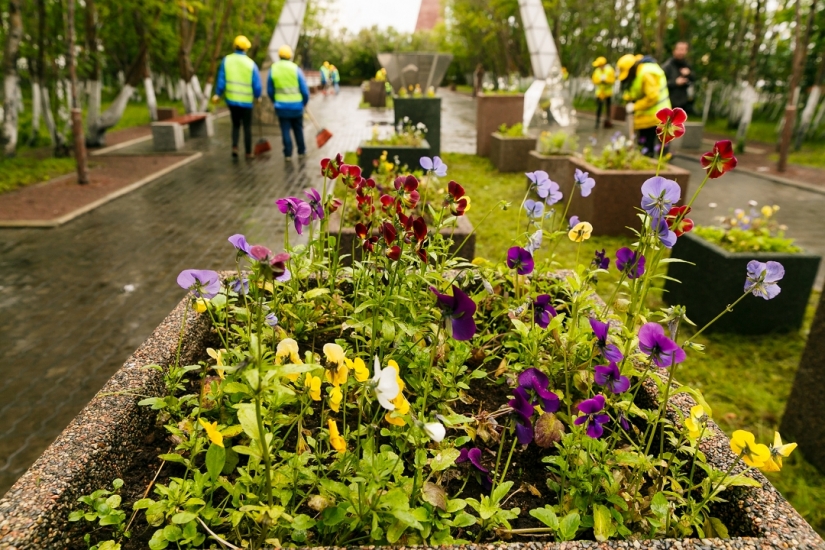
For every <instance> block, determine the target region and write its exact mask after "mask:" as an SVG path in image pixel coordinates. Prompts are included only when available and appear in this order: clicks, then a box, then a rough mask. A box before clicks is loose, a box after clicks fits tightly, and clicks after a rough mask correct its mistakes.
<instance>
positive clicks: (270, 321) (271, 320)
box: [264, 313, 278, 327]
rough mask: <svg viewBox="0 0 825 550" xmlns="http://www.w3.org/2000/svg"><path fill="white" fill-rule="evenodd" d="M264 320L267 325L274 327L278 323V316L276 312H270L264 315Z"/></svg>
mask: <svg viewBox="0 0 825 550" xmlns="http://www.w3.org/2000/svg"><path fill="white" fill-rule="evenodd" d="M264 322H265V323H266V324H267V325H269V326H271V327H274V326H276V325H277V324H278V317H276V316H275V314H274V313H269V314H267V316H266V317H264Z"/></svg>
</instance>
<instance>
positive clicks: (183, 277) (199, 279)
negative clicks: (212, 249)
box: [178, 269, 221, 300]
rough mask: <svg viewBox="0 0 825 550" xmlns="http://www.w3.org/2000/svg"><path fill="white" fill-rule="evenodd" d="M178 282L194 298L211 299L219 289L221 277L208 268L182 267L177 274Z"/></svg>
mask: <svg viewBox="0 0 825 550" xmlns="http://www.w3.org/2000/svg"><path fill="white" fill-rule="evenodd" d="M178 284H179V285H180V286H181V287H182V288H185V289H186V290H189V291H190V292H192V294H193V295H194V296H195V297H196V298H206V299H207V300H211V299H212V298H214V297H215V296H217V294H218V293H219V292H220V291H221V277H220V275H218V272H217V271H212V270H209V269H184V270H183V271H181V272H180V274H179V275H178Z"/></svg>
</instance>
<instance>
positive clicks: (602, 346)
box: [590, 318, 624, 363]
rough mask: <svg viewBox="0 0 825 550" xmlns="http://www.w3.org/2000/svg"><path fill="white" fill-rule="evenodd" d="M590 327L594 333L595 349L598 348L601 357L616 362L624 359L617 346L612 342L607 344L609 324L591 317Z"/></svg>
mask: <svg viewBox="0 0 825 550" xmlns="http://www.w3.org/2000/svg"><path fill="white" fill-rule="evenodd" d="M590 328H591V329H593V334H595V335H596V339H597V341H596V349H598V350H599V353H601V354H602V357H604V358H605V359H607V360H608V361H610V362H615V363H618V362H620V361H621V360H622V359H624V356H623V355H622V352H621V351H619V348H617V347H616V346H615V345H613V344H609V343H608V341H607V332H608V330H609V329H610V324H608V323H602V322H601V321H599V320H598V319H593V318H591V319H590Z"/></svg>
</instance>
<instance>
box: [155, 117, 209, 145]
mask: <svg viewBox="0 0 825 550" xmlns="http://www.w3.org/2000/svg"><path fill="white" fill-rule="evenodd" d="M184 126H189V137H212V136H213V135H214V134H215V130H214V126H213V123H212V115H210V114H209V113H192V114H189V115H183V116H179V117H174V118H170V119H167V120H164V121H162V122H153V123H152V141H153V142H154V149H155V151H177V150H179V149H181V148H182V147H183V141H184V137H183V127H184Z"/></svg>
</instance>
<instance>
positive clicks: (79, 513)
mask: <svg viewBox="0 0 825 550" xmlns="http://www.w3.org/2000/svg"><path fill="white" fill-rule="evenodd" d="M112 487H113V488H114V492H112V491H108V490H106V489H98V490H97V491H95V492H93V493H92V494H90V495H84V496H82V497H80V498H78V499H77V500H78V502H80V504H81V505H82V506H80V507H79V509H77V510H74V511H72V512H71V513H70V514H69V521H72V522H75V521H81V520H83V521H85V522H88V523H97V524H98V526H99V527H100V528H101V531H103V532H104V533H107V534H108V535H111V536H112V537H113V538H112V539H109V540H105V541H99V542H96V543H95V544H92V535H91V534H87V535H85V536H84V540H85V542H86V544H87V545H88V546H89V550H120V542H119V541H120V540H121V539H122V538H123V537H126V538H128V537H129V536H130V535H129V532H127V531H126V512H124V511H123V510H121V509H120V505H121V497H120V495H119V494H117V492H118V491H119V490H120V488H121V487H123V480H122V479H115V480H114V481H113V482H112ZM115 539H117V541H118V542H116V540H115Z"/></svg>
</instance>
